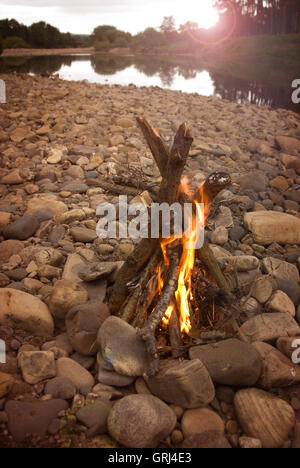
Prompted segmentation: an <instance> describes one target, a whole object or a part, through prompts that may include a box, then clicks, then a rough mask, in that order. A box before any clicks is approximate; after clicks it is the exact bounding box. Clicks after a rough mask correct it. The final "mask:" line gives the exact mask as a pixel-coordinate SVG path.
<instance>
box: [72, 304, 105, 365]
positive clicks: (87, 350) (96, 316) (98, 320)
mask: <svg viewBox="0 0 300 468" xmlns="http://www.w3.org/2000/svg"><path fill="white" fill-rule="evenodd" d="M109 315H110V312H109V309H108V307H107V305H105V304H103V303H102V302H99V301H89V302H87V303H86V304H81V305H78V306H75V307H73V308H72V309H71V310H69V312H68V314H67V317H66V328H67V334H68V337H69V340H70V343H71V344H72V346H73V348H74V349H75V350H76V351H77V352H78V353H80V354H83V355H85V356H93V355H94V354H96V352H97V344H96V338H97V334H98V330H99V328H100V327H101V325H102V324H103V322H104V321H105V320H106V319H107V318H108V317H109Z"/></svg>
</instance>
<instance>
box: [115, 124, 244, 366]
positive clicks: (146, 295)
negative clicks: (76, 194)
mask: <svg viewBox="0 0 300 468" xmlns="http://www.w3.org/2000/svg"><path fill="white" fill-rule="evenodd" d="M137 122H138V125H139V127H140V129H141V131H142V133H143V135H144V137H145V139H146V141H147V144H148V146H149V148H150V150H151V152H152V155H153V157H154V160H155V161H156V164H157V167H158V169H159V171H160V173H161V176H162V181H161V184H160V187H159V191H158V202H159V203H164V202H166V203H168V204H169V205H171V204H172V203H174V202H176V201H179V202H180V203H181V205H184V203H186V202H188V203H189V204H190V203H191V198H190V197H189V196H188V195H187V193H188V191H187V190H186V187H185V181H184V180H183V179H182V173H183V170H184V167H185V164H186V161H187V158H188V154H189V150H190V147H191V144H192V141H193V139H192V137H191V134H190V130H189V128H188V127H187V125H186V124H185V123H184V124H182V125H180V127H179V129H178V131H177V133H176V135H175V138H174V143H173V145H172V147H171V149H168V147H167V145H166V143H165V142H164V140H163V138H162V137H161V135H160V133H159V132H158V130H156V129H155V128H153V127H152V126H151V125H150V124H149V123H148V122H147V121H146V120H145V119H142V118H138V119H137ZM230 183H231V180H230V176H229V175H228V174H226V173H213V174H211V175H210V176H208V177H207V178H206V180H205V182H204V184H202V186H201V187H200V189H199V190H198V191H197V192H196V193H195V194H192V203H193V210H194V212H196V213H200V221H199V219H198V221H197V218H196V217H195V216H193V217H192V221H191V226H192V235H191V237H188V236H187V235H186V233H184V235H183V237H182V239H181V245H180V243H179V241H178V239H176V238H175V236H171V237H169V238H168V239H163V238H161V239H156V238H146V239H142V240H141V242H140V243H139V244H138V245H137V246H136V247H135V249H134V251H133V253H132V254H131V255H130V256H129V257H128V258H127V260H126V261H125V263H124V265H123V266H122V268H121V269H120V270H119V272H118V275H117V278H116V281H115V284H114V286H113V288H112V291H111V295H110V298H109V307H110V310H111V313H113V314H120V316H121V317H122V318H123V319H124V320H126V321H128V322H129V323H131V324H133V325H134V326H137V327H138V328H139V330H138V335H139V336H140V337H141V339H143V340H144V341H145V344H146V348H147V351H148V353H149V356H150V359H151V365H150V368H149V374H150V375H154V374H155V373H157V372H158V370H159V353H158V350H157V346H156V339H155V332H156V329H157V328H158V326H159V324H160V323H161V322H162V320H163V319H164V320H165V319H166V316H167V317H168V319H167V321H168V326H169V338H170V342H171V346H172V345H173V347H174V349H173V353H172V355H173V357H174V356H179V355H180V353H181V350H180V348H182V340H181V333H183V332H186V333H188V332H189V330H190V328H191V323H190V310H189V309H190V294H191V273H192V269H193V267H194V261H195V250H194V249H192V248H191V247H190V244H189V242H190V241H191V240H192V241H194V240H195V238H197V235H198V230H199V229H204V225H205V220H206V218H207V216H208V214H209V210H210V205H211V203H212V201H213V199H214V198H215V196H216V195H217V194H218V193H219V192H220V191H221V190H223V189H224V188H225V187H227V186H228V185H229V184H230ZM199 203H203V204H204V209H203V210H201V209H200V207H199ZM167 246H168V247H167ZM197 257H198V258H199V259H200V260H201V262H202V264H203V266H204V267H205V268H206V269H207V270H208V272H209V274H210V276H211V277H212V278H213V280H214V282H215V283H216V285H217V286H218V288H219V290H220V291H221V292H222V294H223V298H224V299H225V300H226V301H227V302H233V301H234V299H235V298H234V296H233V294H232V292H231V291H230V288H229V286H228V284H227V281H226V279H225V277H224V275H223V273H222V271H221V269H220V268H219V265H218V263H217V262H216V259H215V257H214V255H213V253H212V251H211V250H210V248H209V245H208V243H207V242H206V241H204V244H203V246H202V247H200V248H199V249H198V250H197ZM160 265H161V266H160ZM177 307H178V311H179V314H180V316H179V318H178V315H177ZM183 314H184V317H183V316H182V315H183ZM235 320H236V318H235V317H234V319H233V327H232V328H234V329H235V331H236V330H237V327H236V322H235Z"/></svg>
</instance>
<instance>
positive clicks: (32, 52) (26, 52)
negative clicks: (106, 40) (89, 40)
mask: <svg viewBox="0 0 300 468" xmlns="http://www.w3.org/2000/svg"><path fill="white" fill-rule="evenodd" d="M93 53H95V49H94V47H85V48H71V49H4V50H3V52H2V55H0V57H25V56H28V57H36V56H43V55H73V54H76V55H77V54H78V55H79V54H93Z"/></svg>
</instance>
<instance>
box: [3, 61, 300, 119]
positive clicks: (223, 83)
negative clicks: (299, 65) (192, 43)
mask: <svg viewBox="0 0 300 468" xmlns="http://www.w3.org/2000/svg"><path fill="white" fill-rule="evenodd" d="M78 61H83V62H85V63H84V64H83V65H82V66H83V67H84V66H86V62H87V61H90V65H91V67H92V69H93V70H94V71H95V73H97V74H98V75H111V76H113V75H115V74H116V73H117V72H121V71H123V70H125V71H126V69H128V68H133V69H135V70H136V71H138V72H140V73H142V74H144V75H146V76H147V77H154V76H155V77H159V78H160V80H161V84H162V87H166V88H170V87H172V85H173V83H174V79H175V77H178V76H179V77H182V78H183V79H184V80H193V79H196V78H197V75H198V73H201V72H203V71H208V72H209V75H210V78H211V80H212V81H213V85H214V93H215V94H216V95H219V96H221V97H222V98H225V99H228V100H230V101H234V102H238V103H241V104H245V103H251V104H256V105H260V106H262V105H267V106H271V107H274V108H278V107H282V108H286V109H291V110H294V111H295V112H299V105H298V106H297V105H295V104H293V103H292V101H291V94H292V89H291V88H290V87H289V85H286V84H289V83H290V79H289V77H288V76H287V78H286V80H285V81H284V86H274V85H273V84H272V83H265V82H263V80H260V77H259V76H258V77H257V80H253V79H252V80H247V79H242V78H240V77H235V76H234V75H232V74H228V73H226V72H219V71H218V70H216V69H210V68H209V67H207V66H205V65H204V64H203V63H201V60H199V59H198V60H197V59H196V58H195V57H183V56H180V57H178V56H177V57H168V56H162V55H159V56H149V55H145V56H143V55H137V56H129V55H128V56H126V55H122V56H116V55H104V54H97V55H92V56H87V55H85V56H79V55H59V56H54V55H52V56H38V57H2V58H0V73H12V72H18V73H31V74H36V75H40V74H53V73H59V71H60V70H61V69H62V67H64V66H69V67H71V65H72V63H73V62H78ZM281 72H282V71H281ZM70 73H71V75H72V68H70ZM231 73H234V70H233V71H231ZM73 79H76V78H73ZM86 79H87V80H88V79H89V76H88V70H87V76H86ZM133 83H134V82H133ZM193 91H194V90H193Z"/></svg>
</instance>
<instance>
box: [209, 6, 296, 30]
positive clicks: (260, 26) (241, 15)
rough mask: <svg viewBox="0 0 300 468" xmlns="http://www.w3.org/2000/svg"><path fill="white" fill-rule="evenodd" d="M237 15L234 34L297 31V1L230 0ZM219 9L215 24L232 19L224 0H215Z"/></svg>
mask: <svg viewBox="0 0 300 468" xmlns="http://www.w3.org/2000/svg"><path fill="white" fill-rule="evenodd" d="M231 3H232V5H233V7H234V9H235V14H236V28H235V31H234V35H235V36H247V35H260V34H271V35H273V34H298V33H300V1H299V0H231ZM215 6H216V7H217V8H218V10H219V11H220V12H221V14H220V22H219V25H217V27H222V26H223V27H226V26H228V24H229V23H232V21H233V10H232V9H231V8H230V7H229V6H228V2H227V1H225V0H215Z"/></svg>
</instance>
